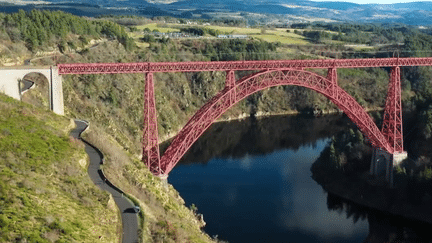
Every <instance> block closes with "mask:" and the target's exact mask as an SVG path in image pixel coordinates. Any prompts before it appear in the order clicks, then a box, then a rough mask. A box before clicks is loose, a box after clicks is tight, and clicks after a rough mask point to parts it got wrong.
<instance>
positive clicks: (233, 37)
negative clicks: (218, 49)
mask: <svg viewBox="0 0 432 243" xmlns="http://www.w3.org/2000/svg"><path fill="white" fill-rule="evenodd" d="M217 38H220V39H247V38H248V36H247V35H218V36H217Z"/></svg>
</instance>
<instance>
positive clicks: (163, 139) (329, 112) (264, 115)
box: [159, 107, 384, 145]
mask: <svg viewBox="0 0 432 243" xmlns="http://www.w3.org/2000/svg"><path fill="white" fill-rule="evenodd" d="M365 110H366V112H375V111H383V110H384V108H382V107H375V108H366V109H365ZM343 113H344V112H343V111H341V110H326V111H322V112H319V113H317V114H310V113H301V112H299V111H286V112H261V111H259V112H257V113H256V114H253V115H251V114H248V113H242V114H240V115H238V116H237V117H227V118H219V119H217V120H215V121H214V122H213V123H212V124H214V123H220V122H230V121H241V120H244V119H247V118H250V117H252V116H254V117H256V118H257V119H262V118H267V117H272V116H287V115H288V116H294V115H302V114H304V115H312V116H325V115H335V114H343ZM182 128H183V127H182ZM182 128H180V129H179V130H177V131H176V132H175V133H174V132H172V133H168V134H167V135H165V136H162V137H160V138H159V145H161V144H163V143H165V142H167V141H169V140H171V139H173V138H174V137H175V136H176V135H177V134H178V133H179V132H180V131H181V129H182Z"/></svg>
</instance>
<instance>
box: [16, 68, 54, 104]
mask: <svg viewBox="0 0 432 243" xmlns="http://www.w3.org/2000/svg"><path fill="white" fill-rule="evenodd" d="M49 87H50V85H49V80H48V78H47V77H46V76H45V75H43V74H42V73H38V72H32V73H29V74H26V75H25V76H24V77H23V78H22V79H21V80H20V81H19V88H20V89H19V90H20V96H21V101H23V102H26V103H29V104H32V105H35V106H37V107H44V108H46V109H49V108H50V100H51V98H50V88H49Z"/></svg>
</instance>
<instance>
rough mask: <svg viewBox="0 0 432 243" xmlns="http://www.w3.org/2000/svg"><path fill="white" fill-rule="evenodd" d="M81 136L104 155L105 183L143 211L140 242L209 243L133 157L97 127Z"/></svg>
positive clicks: (169, 191) (169, 190) (173, 195)
mask: <svg viewBox="0 0 432 243" xmlns="http://www.w3.org/2000/svg"><path fill="white" fill-rule="evenodd" d="M83 136H84V137H85V138H86V139H87V140H88V141H90V142H91V143H93V144H94V145H95V146H97V147H98V148H99V149H100V150H101V151H102V152H103V153H104V155H105V163H104V165H103V167H104V168H103V169H104V172H105V174H106V176H107V177H108V179H109V180H110V181H111V182H112V183H113V184H114V185H116V186H118V187H120V188H121V189H122V190H123V191H124V192H126V193H127V194H129V195H130V196H131V197H132V198H133V199H134V201H135V202H137V203H139V205H140V206H141V208H142V209H143V210H142V212H143V213H144V223H143V224H141V229H142V235H141V237H142V238H143V242H212V240H211V239H210V237H209V236H207V235H206V234H204V233H202V232H201V230H200V226H202V223H201V222H199V221H198V220H197V217H196V216H195V215H194V213H193V212H192V211H191V210H190V209H188V208H187V207H185V205H184V201H183V199H182V198H181V197H180V196H179V194H178V192H177V191H176V190H175V189H174V188H173V187H172V186H171V185H168V187H165V186H164V184H163V183H162V182H161V180H160V179H159V178H157V177H155V176H153V175H152V174H151V173H150V172H149V171H148V170H147V167H146V166H145V165H144V164H143V163H142V162H141V160H140V159H139V158H138V157H137V156H133V155H131V154H130V153H128V152H126V151H125V150H124V149H123V147H122V146H120V145H119V144H118V143H117V142H116V141H115V140H114V138H113V137H111V136H110V135H108V134H106V133H105V132H104V131H103V129H101V128H99V127H98V126H97V125H91V126H90V129H89V130H88V131H87V132H86V133H84V134H83Z"/></svg>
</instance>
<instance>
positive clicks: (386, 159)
mask: <svg viewBox="0 0 432 243" xmlns="http://www.w3.org/2000/svg"><path fill="white" fill-rule="evenodd" d="M406 158H408V154H407V152H405V151H404V152H401V153H394V154H390V153H388V152H387V151H385V150H382V149H380V148H374V150H373V153H372V161H371V166H370V171H369V173H370V175H372V176H374V177H378V176H383V175H384V174H385V180H386V182H388V183H389V185H390V186H393V168H394V167H395V166H398V165H400V163H401V162H402V161H403V160H404V159H406Z"/></svg>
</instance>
